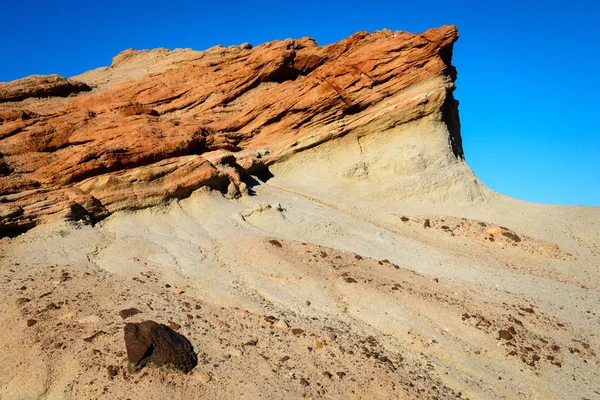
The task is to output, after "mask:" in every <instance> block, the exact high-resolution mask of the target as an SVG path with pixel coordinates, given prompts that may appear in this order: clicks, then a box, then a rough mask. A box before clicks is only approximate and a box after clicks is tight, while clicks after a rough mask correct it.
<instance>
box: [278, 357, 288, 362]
mask: <svg viewBox="0 0 600 400" xmlns="http://www.w3.org/2000/svg"><path fill="white" fill-rule="evenodd" d="M289 359H290V356H283V357H281V358H280V359H279V362H286V361H287V360H289Z"/></svg>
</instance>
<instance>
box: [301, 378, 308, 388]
mask: <svg viewBox="0 0 600 400" xmlns="http://www.w3.org/2000/svg"><path fill="white" fill-rule="evenodd" d="M300 384H301V385H302V386H310V383H309V382H308V381H307V380H306V379H305V378H300Z"/></svg>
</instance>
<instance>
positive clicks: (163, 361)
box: [124, 321, 198, 373]
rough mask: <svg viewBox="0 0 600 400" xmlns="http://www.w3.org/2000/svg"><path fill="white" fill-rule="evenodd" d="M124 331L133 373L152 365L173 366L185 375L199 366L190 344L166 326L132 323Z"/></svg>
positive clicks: (128, 366)
mask: <svg viewBox="0 0 600 400" xmlns="http://www.w3.org/2000/svg"><path fill="white" fill-rule="evenodd" d="M124 331H125V347H126V348H127V359H128V362H127V369H128V371H129V372H130V373H134V372H137V371H139V370H141V369H142V368H144V366H145V365H146V364H147V363H148V362H151V363H153V364H155V365H157V366H163V365H172V366H173V367H175V368H176V369H178V370H180V371H183V372H185V373H187V372H190V371H191V370H192V369H194V367H195V366H196V365H197V364H198V357H197V356H196V353H195V352H194V348H193V346H192V344H191V343H190V341H189V340H188V339H187V338H186V337H185V336H183V335H181V334H179V333H177V332H175V331H173V330H172V329H171V328H169V327H168V326H166V325H163V324H158V323H156V322H154V321H144V322H141V323H128V324H126V325H125V328H124Z"/></svg>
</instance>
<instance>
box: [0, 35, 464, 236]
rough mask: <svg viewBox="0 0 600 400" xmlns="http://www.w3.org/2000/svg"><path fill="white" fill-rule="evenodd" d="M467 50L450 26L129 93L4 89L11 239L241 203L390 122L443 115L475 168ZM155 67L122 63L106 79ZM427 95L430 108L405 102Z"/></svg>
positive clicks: (120, 87)
mask: <svg viewBox="0 0 600 400" xmlns="http://www.w3.org/2000/svg"><path fill="white" fill-rule="evenodd" d="M457 38H458V33H457V30H456V28H455V27H453V26H445V27H441V28H437V29H431V30H428V31H426V32H424V33H422V34H410V33H407V32H401V31H398V32H391V31H387V30H384V31H379V32H376V33H373V34H369V33H367V32H359V33H356V34H354V35H352V36H350V37H348V38H346V39H344V40H342V41H340V42H337V43H334V44H331V45H327V46H318V45H317V43H315V41H314V40H312V39H310V38H302V39H299V40H291V39H287V40H283V41H274V42H270V43H266V44H263V45H260V46H257V47H255V48H251V46H250V45H242V46H231V47H228V48H224V47H221V46H217V47H214V48H212V49H209V50H206V51H203V52H195V51H174V52H168V51H163V52H161V53H160V54H159V57H162V58H163V59H165V60H168V62H164V63H163V64H164V65H162V66H161V67H160V68H159V70H151V71H150V72H149V73H148V74H147V75H145V76H143V77H141V78H136V79H131V80H127V79H123V76H121V79H119V80H118V83H115V84H110V82H108V84H104V85H95V84H94V82H78V81H76V80H66V79H64V78H60V77H56V76H52V77H39V76H33V77H29V78H25V80H19V81H14V82H9V83H2V84H0V231H1V232H2V234H14V233H16V232H20V231H23V230H26V229H29V228H31V227H33V226H35V225H36V224H38V223H40V222H41V221H44V220H46V219H48V218H50V217H56V216H62V217H67V218H74V219H86V220H89V221H95V220H99V219H101V218H104V217H106V216H107V215H109V214H111V213H113V212H115V211H119V210H124V209H136V208H143V207H148V206H152V205H157V204H160V203H163V202H165V201H167V200H168V199H171V198H182V197H185V196H188V195H189V194H190V193H191V192H192V191H193V190H195V189H198V188H200V187H202V186H210V187H212V188H215V189H218V190H222V191H224V192H228V193H229V195H231V196H236V195H238V194H239V193H240V192H243V190H244V184H243V181H244V177H245V176H246V175H247V174H258V175H260V174H261V173H263V172H264V171H266V169H267V168H268V166H269V165H271V164H273V163H276V162H278V161H280V160H283V159H285V158H287V157H289V156H290V155H292V154H294V153H296V152H299V151H302V150H304V149H307V148H311V147H314V146H317V145H319V144H320V143H323V142H325V141H328V140H333V139H335V138H337V137H341V136H344V135H346V134H348V133H349V132H351V131H353V130H355V129H360V128H361V127H364V126H367V125H369V124H372V123H373V122H374V121H376V120H382V121H384V122H385V121H387V120H389V123H391V124H396V125H397V124H402V123H405V122H408V121H412V120H415V119H419V118H423V117H425V116H427V115H430V114H432V113H439V114H440V115H441V118H442V119H443V120H444V121H445V122H446V123H447V125H448V126H449V130H450V131H451V132H454V133H453V134H451V137H450V138H449V142H450V143H449V144H450V146H452V149H453V151H454V154H455V155H456V156H457V157H462V146H461V143H460V134H459V133H458V125H457V124H458V117H457V107H456V101H455V100H454V99H453V97H452V90H453V89H454V84H453V82H454V79H455V77H456V72H455V69H454V67H452V66H451V58H452V47H453V44H454V42H455V41H456V40H457ZM141 53H142V52H135V51H132V50H128V51H125V52H123V53H121V54H120V55H119V56H117V57H115V59H114V60H113V64H112V65H111V66H110V67H108V68H106V69H105V71H106V76H109V75H111V74H112V76H114V75H118V74H119V71H125V67H124V65H125V64H128V68H129V67H131V63H132V62H133V63H134V62H135V60H136V56H137V55H139V54H141ZM144 67H145V66H144V65H143V64H141V65H139V68H144ZM123 74H125V72H122V75H123ZM84 76H85V74H84V75H83V77H84ZM107 79H108V78H107ZM88 85H89V86H88ZM90 87H91V89H92V90H91V91H89V92H84V90H88V89H90ZM420 87H423V89H422V93H420V94H421V95H419V96H415V95H411V96H405V97H402V96H401V94H402V93H404V92H406V91H408V90H409V89H410V91H411V93H413V92H416V93H419V88H420ZM86 88H87V89H86ZM415 88H416V89H415ZM67 95H69V96H68V97H56V96H67ZM390 99H391V100H392V101H390Z"/></svg>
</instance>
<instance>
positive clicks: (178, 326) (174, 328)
mask: <svg viewBox="0 0 600 400" xmlns="http://www.w3.org/2000/svg"><path fill="white" fill-rule="evenodd" d="M169 328H171V329H173V330H174V331H178V330H180V329H181V325H179V324H178V323H176V322H173V321H169Z"/></svg>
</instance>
